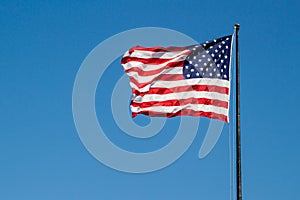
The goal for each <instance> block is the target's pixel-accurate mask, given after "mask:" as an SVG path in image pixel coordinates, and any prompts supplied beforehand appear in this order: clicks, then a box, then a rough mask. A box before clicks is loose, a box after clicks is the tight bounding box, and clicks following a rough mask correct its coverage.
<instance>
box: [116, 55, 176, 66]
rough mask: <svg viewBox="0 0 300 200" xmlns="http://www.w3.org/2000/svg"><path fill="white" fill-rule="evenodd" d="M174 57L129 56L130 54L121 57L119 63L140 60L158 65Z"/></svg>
mask: <svg viewBox="0 0 300 200" xmlns="http://www.w3.org/2000/svg"><path fill="white" fill-rule="evenodd" d="M172 59H174V58H171V59H170V58H169V59H166V58H138V57H130V56H126V57H123V58H122V60H121V64H125V63H128V62H131V61H136V62H141V63H143V64H148V65H160V64H163V63H165V62H168V61H170V60H172Z"/></svg>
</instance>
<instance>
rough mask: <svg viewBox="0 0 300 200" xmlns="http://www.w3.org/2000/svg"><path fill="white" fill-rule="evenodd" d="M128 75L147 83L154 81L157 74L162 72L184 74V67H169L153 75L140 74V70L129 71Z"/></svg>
mask: <svg viewBox="0 0 300 200" xmlns="http://www.w3.org/2000/svg"><path fill="white" fill-rule="evenodd" d="M127 74H128V76H130V77H132V78H134V79H135V80H137V81H138V82H139V83H140V84H141V83H147V82H149V81H152V80H153V79H154V78H156V77H157V76H159V75H161V74H183V72H182V67H174V68H167V69H165V70H163V71H161V72H160V73H157V74H154V75H151V76H140V75H139V74H138V72H135V71H134V72H128V73H127Z"/></svg>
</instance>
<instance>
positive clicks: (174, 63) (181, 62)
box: [125, 61, 184, 76]
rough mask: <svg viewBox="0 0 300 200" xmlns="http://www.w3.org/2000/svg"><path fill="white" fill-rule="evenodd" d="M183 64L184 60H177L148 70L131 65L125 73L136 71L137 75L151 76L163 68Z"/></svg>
mask: <svg viewBox="0 0 300 200" xmlns="http://www.w3.org/2000/svg"><path fill="white" fill-rule="evenodd" d="M183 64H184V61H179V62H169V63H168V64H166V65H165V66H164V67H162V68H159V69H155V70H150V71H143V69H141V68H140V67H132V68H129V69H127V70H125V72H126V73H128V72H137V73H138V75H139V76H151V75H155V74H159V73H161V72H162V71H163V70H165V69H168V68H172V67H182V66H183Z"/></svg>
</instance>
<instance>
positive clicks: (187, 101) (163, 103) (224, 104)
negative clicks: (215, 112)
mask: <svg viewBox="0 0 300 200" xmlns="http://www.w3.org/2000/svg"><path fill="white" fill-rule="evenodd" d="M187 104H204V105H212V106H217V107H223V108H228V102H226V101H221V100H217V99H207V98H188V99H172V100H165V101H149V102H142V103H136V102H133V101H131V104H130V105H132V106H134V107H139V108H149V107H152V106H183V105H187Z"/></svg>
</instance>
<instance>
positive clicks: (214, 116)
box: [132, 109, 228, 122]
mask: <svg viewBox="0 0 300 200" xmlns="http://www.w3.org/2000/svg"><path fill="white" fill-rule="evenodd" d="M138 114H143V115H147V116H150V117H167V118H171V117H176V116H194V117H200V116H203V117H208V118H212V119H219V120H222V121H224V122H228V117H227V116H225V115H222V114H217V113H213V112H203V111H194V110H191V109H184V110H180V111H178V112H176V113H162V112H154V111H141V112H133V113H132V117H136V116H137V115H138Z"/></svg>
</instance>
